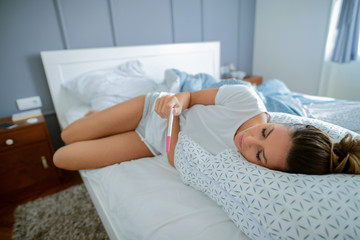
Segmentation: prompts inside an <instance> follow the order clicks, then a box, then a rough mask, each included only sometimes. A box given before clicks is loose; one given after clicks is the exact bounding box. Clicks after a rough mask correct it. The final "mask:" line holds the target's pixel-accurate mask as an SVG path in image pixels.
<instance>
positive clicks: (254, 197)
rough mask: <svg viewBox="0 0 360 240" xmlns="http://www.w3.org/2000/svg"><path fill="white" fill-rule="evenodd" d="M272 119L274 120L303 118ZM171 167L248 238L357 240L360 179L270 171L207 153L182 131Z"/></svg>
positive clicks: (235, 155) (235, 156)
mask: <svg viewBox="0 0 360 240" xmlns="http://www.w3.org/2000/svg"><path fill="white" fill-rule="evenodd" d="M271 115H272V121H287V122H288V121H290V122H296V121H297V120H300V119H299V118H301V117H296V118H293V116H288V115H287V114H284V115H283V114H277V113H276V114H271ZM301 119H302V120H304V121H305V120H306V121H307V119H304V118H301ZM311 123H312V124H313V125H317V126H321V129H322V130H324V129H325V130H326V131H328V133H330V135H333V133H334V132H336V133H340V132H342V133H346V132H347V131H346V130H345V129H343V128H340V127H336V126H335V125H332V124H329V123H324V122H321V121H319V120H314V119H312V120H311ZM175 165H176V169H177V170H178V171H179V173H180V175H181V178H182V180H183V181H184V183H186V184H188V185H191V186H192V187H194V188H196V189H198V190H200V191H202V192H204V193H205V194H206V195H208V196H209V197H210V198H211V199H213V200H215V201H216V202H217V203H218V204H219V205H220V206H221V207H222V208H223V209H224V211H225V212H226V213H227V215H228V216H229V218H231V219H232V220H233V221H234V223H235V224H236V225H237V226H238V227H239V228H240V230H242V231H243V232H244V233H245V234H246V235H247V236H249V237H250V238H251V239H345V238H347V239H357V238H358V236H359V235H360V188H359V186H360V176H359V175H345V174H329V175H305V174H289V173H284V172H279V171H274V170H269V169H267V168H264V167H261V166H258V165H255V164H252V163H250V162H248V161H247V160H245V159H244V158H243V157H242V155H241V154H240V153H239V152H238V151H234V150H225V151H223V152H221V153H219V154H217V155H216V156H214V155H211V154H210V153H208V152H207V151H205V150H204V149H203V148H202V147H201V146H199V145H198V144H197V143H196V142H194V141H193V140H192V139H191V138H189V137H188V136H186V135H185V134H184V133H182V132H180V134H179V140H178V143H177V146H176V150H175Z"/></svg>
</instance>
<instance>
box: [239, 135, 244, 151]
mask: <svg viewBox="0 0 360 240" xmlns="http://www.w3.org/2000/svg"><path fill="white" fill-rule="evenodd" d="M243 138H244V134H243V133H242V134H241V135H240V137H239V147H240V149H242V143H243Z"/></svg>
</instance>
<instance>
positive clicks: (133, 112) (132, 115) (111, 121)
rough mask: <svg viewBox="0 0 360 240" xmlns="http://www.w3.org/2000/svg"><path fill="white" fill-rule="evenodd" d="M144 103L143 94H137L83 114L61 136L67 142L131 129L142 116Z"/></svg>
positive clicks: (100, 136)
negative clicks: (121, 101) (124, 100)
mask: <svg viewBox="0 0 360 240" xmlns="http://www.w3.org/2000/svg"><path fill="white" fill-rule="evenodd" d="M144 103H145V96H139V97H136V98H133V99H131V100H129V101H126V102H123V103H120V104H117V105H115V106H113V107H110V108H107V109H105V110H103V111H100V112H97V113H94V114H91V115H89V116H85V117H83V118H81V119H79V120H77V121H75V122H74V123H72V124H70V125H69V126H68V127H67V128H65V129H64V130H63V131H62V133H61V138H62V139H63V141H64V142H65V143H67V144H69V143H74V142H78V141H84V140H90V139H97V138H102V137H107V136H111V135H114V134H118V133H123V132H128V131H133V130H135V128H136V127H137V125H138V123H139V121H140V119H141V117H142V114H143V109H144Z"/></svg>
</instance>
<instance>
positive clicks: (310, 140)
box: [287, 124, 360, 174]
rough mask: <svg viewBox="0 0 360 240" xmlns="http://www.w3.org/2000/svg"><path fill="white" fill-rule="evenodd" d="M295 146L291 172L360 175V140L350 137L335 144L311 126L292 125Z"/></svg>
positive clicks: (347, 136) (290, 160)
mask: <svg viewBox="0 0 360 240" xmlns="http://www.w3.org/2000/svg"><path fill="white" fill-rule="evenodd" d="M291 127H292V129H293V131H292V146H291V148H290V151H289V153H288V157H287V165H288V171H289V172H292V173H305V174H328V173H352V174H360V139H356V138H353V136H352V135H351V134H347V135H346V136H345V137H344V138H343V139H342V140H341V141H340V142H339V143H335V144H333V143H332V141H331V139H330V138H329V136H328V135H326V134H325V133H324V132H322V131H321V130H320V129H318V128H316V127H313V126H311V125H303V124H295V125H291Z"/></svg>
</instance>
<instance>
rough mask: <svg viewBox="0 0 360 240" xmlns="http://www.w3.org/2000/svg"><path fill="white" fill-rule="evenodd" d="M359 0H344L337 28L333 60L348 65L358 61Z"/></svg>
mask: <svg viewBox="0 0 360 240" xmlns="http://www.w3.org/2000/svg"><path fill="white" fill-rule="evenodd" d="M359 15H360V4H359V0H343V1H342V4H341V10H340V13H339V18H338V22H337V26H336V31H337V37H336V42H335V47H334V50H333V55H332V58H331V60H332V61H333V62H338V63H346V62H350V61H353V60H356V59H357V56H358V46H359V28H360V16H359Z"/></svg>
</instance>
